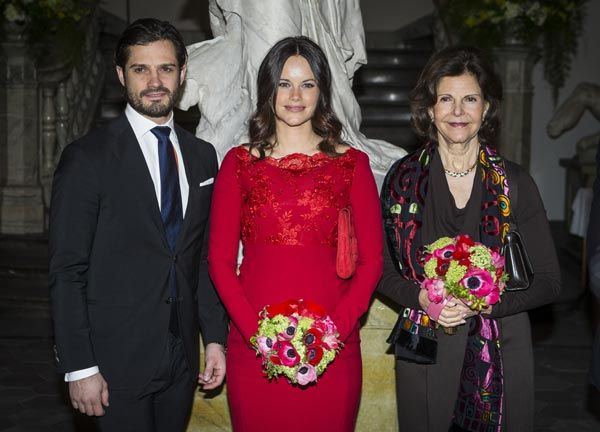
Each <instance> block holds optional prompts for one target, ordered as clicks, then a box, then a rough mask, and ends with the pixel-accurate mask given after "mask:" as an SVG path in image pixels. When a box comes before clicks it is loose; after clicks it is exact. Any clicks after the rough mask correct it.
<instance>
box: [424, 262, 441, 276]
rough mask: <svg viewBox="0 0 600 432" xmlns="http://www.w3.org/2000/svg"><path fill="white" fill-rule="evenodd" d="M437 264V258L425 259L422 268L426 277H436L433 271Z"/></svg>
mask: <svg viewBox="0 0 600 432" xmlns="http://www.w3.org/2000/svg"><path fill="white" fill-rule="evenodd" d="M437 265H438V262H437V258H431V259H430V260H429V261H427V262H426V263H425V266H424V267H423V269H424V270H425V275H426V276H427V277H428V278H434V277H437V273H436V272H435V269H436V267H437Z"/></svg>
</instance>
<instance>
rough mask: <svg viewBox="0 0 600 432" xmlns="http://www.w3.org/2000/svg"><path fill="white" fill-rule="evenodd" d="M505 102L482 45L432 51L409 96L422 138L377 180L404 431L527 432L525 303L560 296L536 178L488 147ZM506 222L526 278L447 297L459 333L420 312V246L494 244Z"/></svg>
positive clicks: (383, 285) (447, 317) (442, 319)
mask: <svg viewBox="0 0 600 432" xmlns="http://www.w3.org/2000/svg"><path fill="white" fill-rule="evenodd" d="M501 99H502V86H501V83H500V81H499V79H498V77H497V76H496V74H495V73H494V71H493V69H492V67H491V65H490V64H489V63H488V62H487V61H486V58H485V56H484V55H483V54H482V52H480V51H479V50H477V49H474V48H457V47H453V48H447V49H444V50H442V51H439V52H438V53H436V54H434V55H433V57H432V58H431V59H430V60H429V62H428V64H427V65H426V66H425V69H424V70H423V72H422V73H421V76H420V78H419V82H418V83H417V86H416V88H415V89H414V90H413V93H412V94H411V110H412V116H413V126H414V128H415V130H416V131H417V133H419V134H420V135H421V136H422V137H424V138H426V139H427V140H428V142H427V143H426V144H425V145H424V146H423V147H422V148H420V149H419V150H417V151H416V152H415V153H413V154H411V155H408V156H406V157H405V158H403V159H402V160H400V161H398V162H396V163H395V164H394V166H392V168H391V169H390V171H389V172H388V175H387V177H386V181H385V183H384V185H383V189H382V193H381V196H382V203H383V213H384V214H383V217H384V224H385V231H386V234H387V235H386V237H387V240H388V246H389V248H388V250H386V253H385V260H384V261H385V268H384V276H383V279H382V280H381V282H380V284H379V287H378V290H379V292H381V293H382V294H384V295H385V296H387V297H389V298H390V299H391V300H393V301H394V302H395V303H397V304H398V305H400V309H401V313H400V319H399V325H398V326H397V327H396V329H395V334H393V335H392V339H393V340H395V342H396V354H397V362H396V382H397V394H398V398H397V399H398V418H399V424H400V429H401V430H409V431H411V432H420V431H424V432H425V431H427V432H447V431H449V430H450V431H480V430H486V431H492V430H493V431H503V430H506V431H530V430H533V352H532V345H531V335H530V326H529V319H528V316H527V311H528V310H530V309H533V308H535V307H538V306H541V305H543V304H546V303H549V302H551V301H552V300H553V299H554V298H555V297H556V295H557V294H558V292H559V289H560V288H559V272H558V262H557V258H556V253H555V249H554V244H553V242H552V237H551V236H550V230H549V227H548V222H547V219H546V214H545V210H544V207H543V204H542V201H541V199H540V195H539V193H538V190H537V187H536V185H535V183H534V181H533V179H532V178H531V177H530V176H529V175H528V174H527V172H525V171H524V170H523V169H522V168H520V167H519V166H518V165H516V164H514V163H511V162H509V161H505V160H503V159H502V158H501V157H500V156H499V155H498V154H497V153H496V151H495V149H494V144H495V142H496V140H497V134H498V131H499V119H498V114H499V110H500V103H501ZM517 191H518V203H513V204H512V205H511V202H510V199H509V197H514V196H515V195H516V192H517ZM515 201H516V200H515ZM511 219H512V220H513V221H516V225H517V226H518V230H519V231H520V233H521V236H522V238H523V239H524V243H525V244H526V246H527V247H528V248H527V251H528V253H529V256H530V259H531V262H532V265H533V268H534V272H535V278H534V280H533V284H532V285H531V286H530V287H529V288H528V289H527V290H524V291H518V292H516V291H515V292H506V293H504V295H503V296H502V297H501V302H500V303H497V304H495V305H493V306H491V307H489V308H487V309H484V310H483V311H481V312H477V311H474V310H471V309H470V308H469V307H467V306H466V305H465V304H464V303H462V302H461V301H459V300H450V301H448V302H447V303H446V305H445V306H444V308H443V309H442V310H441V313H440V315H439V318H437V321H438V324H440V325H441V326H443V327H445V328H453V329H454V330H455V332H454V334H448V333H451V332H445V331H442V330H441V329H440V328H438V326H437V325H435V323H433V322H432V320H430V319H429V317H428V316H427V314H426V312H425V311H427V310H428V308H429V306H430V301H429V298H428V296H427V292H426V291H424V290H421V289H420V287H419V285H420V281H422V280H423V273H424V270H423V267H422V260H421V259H420V258H421V252H422V247H423V245H427V244H430V243H432V242H433V241H435V240H437V239H438V238H440V237H443V236H449V237H454V236H456V235H459V234H468V235H469V236H470V237H471V238H472V239H474V240H476V241H480V242H482V243H483V244H485V245H486V246H488V247H494V248H497V249H499V248H500V247H501V246H502V244H503V241H504V234H505V233H506V231H507V229H508V226H509V221H510V220H511ZM432 315H433V314H432ZM403 329H404V330H408V334H409V336H408V337H403V335H402V334H401V333H402V332H403V331H404V330H403ZM404 336H405V335H404Z"/></svg>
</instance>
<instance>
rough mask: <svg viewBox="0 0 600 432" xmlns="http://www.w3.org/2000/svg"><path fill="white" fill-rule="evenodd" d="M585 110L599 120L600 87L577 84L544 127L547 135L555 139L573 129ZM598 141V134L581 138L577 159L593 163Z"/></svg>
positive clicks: (599, 136)
mask: <svg viewBox="0 0 600 432" xmlns="http://www.w3.org/2000/svg"><path fill="white" fill-rule="evenodd" d="M585 110H588V111H589V112H590V113H591V114H592V115H593V116H594V117H596V119H598V120H600V85H598V84H593V83H587V82H583V83H579V84H578V85H577V87H575V90H573V93H571V94H570V95H569V97H568V98H567V100H565V101H564V102H563V103H562V104H561V105H560V106H559V107H558V108H557V109H556V111H555V112H554V115H553V116H552V119H550V121H549V122H548V125H547V127H546V130H547V132H548V135H549V136H550V137H552V138H556V137H559V136H560V135H562V133H563V132H565V131H567V130H569V129H572V128H573V127H575V125H576V124H577V123H578V122H579V119H581V116H582V115H583V113H584V112H585ZM599 141H600V132H598V133H595V134H592V135H588V136H585V137H583V138H581V139H580V140H579V141H578V142H577V144H576V154H577V158H578V159H579V160H580V161H582V162H584V161H591V162H593V161H594V160H595V158H596V147H597V145H598V142H599Z"/></svg>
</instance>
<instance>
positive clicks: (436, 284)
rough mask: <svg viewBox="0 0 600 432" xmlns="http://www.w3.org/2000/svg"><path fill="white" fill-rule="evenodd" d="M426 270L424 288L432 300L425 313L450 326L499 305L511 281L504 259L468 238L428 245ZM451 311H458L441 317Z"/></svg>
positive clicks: (439, 241) (441, 239) (448, 239)
mask: <svg viewBox="0 0 600 432" xmlns="http://www.w3.org/2000/svg"><path fill="white" fill-rule="evenodd" d="M424 270H425V279H424V280H423V281H422V282H421V288H422V289H423V290H424V291H425V292H426V294H427V300H428V301H429V304H428V306H427V307H426V309H425V312H427V315H429V317H430V318H431V319H432V320H434V321H437V322H440V323H441V324H446V325H448V326H456V325H458V324H463V323H464V318H466V317H468V316H470V315H474V314H476V313H479V312H480V311H482V310H485V309H488V308H489V307H490V306H492V305H494V304H496V303H498V302H499V301H500V296H501V295H502V293H503V291H504V288H505V286H506V281H507V279H508V276H507V274H506V273H505V272H504V257H503V256H501V255H500V254H499V252H498V251H496V250H494V249H492V248H488V247H487V246H485V245H483V244H481V243H478V242H475V241H473V240H472V239H471V238H470V237H469V236H468V235H459V236H457V237H454V238H451V237H442V238H440V239H438V240H436V241H435V242H433V243H431V244H430V245H427V246H426V247H425V263H424ZM445 308H446V309H445ZM450 308H456V310H455V311H454V312H455V313H452V312H450V313H447V314H444V316H441V314H442V313H443V311H448V310H449V309H450ZM471 311H472V312H471ZM457 312H459V313H460V314H459V315H457ZM446 315H447V316H446ZM448 333H451V332H448Z"/></svg>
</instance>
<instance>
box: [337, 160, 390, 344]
mask: <svg viewBox="0 0 600 432" xmlns="http://www.w3.org/2000/svg"><path fill="white" fill-rule="evenodd" d="M350 205H351V206H352V215H353V218H354V230H355V233H356V239H357V242H358V262H357V266H356V273H355V275H354V276H353V277H352V279H351V280H350V284H349V287H348V289H347V291H346V292H345V294H344V295H343V296H342V298H341V300H340V302H339V303H338V305H337V307H336V308H335V311H334V312H333V314H332V319H333V322H334V323H335V324H336V326H337V328H338V331H339V332H340V336H341V339H342V340H345V339H346V338H347V336H348V335H349V334H350V332H351V331H352V330H353V329H354V328H355V327H356V325H357V324H358V320H359V319H360V317H361V316H362V315H363V314H364V313H365V312H366V311H367V309H368V307H369V302H370V299H371V296H372V294H373V291H374V290H375V287H376V286H377V282H378V281H379V279H380V278H381V274H382V271H383V256H382V253H383V240H382V237H381V234H380V233H381V231H382V230H383V227H382V219H381V208H380V204H379V196H378V193H377V185H376V184H375V179H374V178H373V174H372V172H371V168H370V166H369V159H368V157H367V155H366V154H364V153H359V154H358V157H357V161H356V166H355V168H354V178H353V180H352V187H351V189H350Z"/></svg>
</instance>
